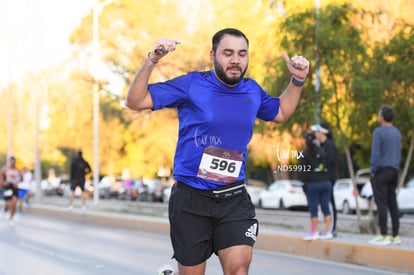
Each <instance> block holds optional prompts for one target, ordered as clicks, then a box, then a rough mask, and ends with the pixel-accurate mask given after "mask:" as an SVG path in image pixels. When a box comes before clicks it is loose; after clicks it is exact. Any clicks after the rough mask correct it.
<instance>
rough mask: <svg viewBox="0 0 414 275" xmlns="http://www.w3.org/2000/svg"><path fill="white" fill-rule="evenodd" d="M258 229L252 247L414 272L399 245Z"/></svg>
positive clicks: (132, 226) (89, 219) (133, 226)
mask: <svg viewBox="0 0 414 275" xmlns="http://www.w3.org/2000/svg"><path fill="white" fill-rule="evenodd" d="M27 212H28V213H30V214H34V215H41V216H47V217H49V218H53V219H65V220H67V221H70V222H75V223H79V224H88V225H94V226H106V227H113V228H122V229H128V230H136V231H143V232H150V233H155V234H162V235H169V224H168V220H167V219H165V218H156V217H147V216H137V215H131V214H120V213H103V212H99V211H95V210H88V211H86V212H83V211H81V210H79V209H75V210H74V211H69V210H66V209H62V208H59V207H51V206H47V207H44V206H33V207H31V208H29V209H27ZM264 231H265V232H260V234H259V236H258V238H257V241H256V244H255V248H257V249H262V250H268V251H274V252H281V253H287V254H294V255H299V256H304V257H310V258H317V259H324V260H331V261H337V262H343V263H351V264H358V265H365V266H373V267H377V268H386V269H395V270H401V271H411V272H414V261H413V256H414V251H413V250H410V249H404V248H400V247H394V246H393V247H388V246H387V247H378V246H372V245H367V244H360V243H355V242H354V243H350V242H346V241H341V240H336V239H333V240H324V241H322V240H318V241H304V240H303V239H302V238H301V237H299V236H294V235H289V234H281V233H280V232H279V233H278V232H270V231H269V230H264Z"/></svg>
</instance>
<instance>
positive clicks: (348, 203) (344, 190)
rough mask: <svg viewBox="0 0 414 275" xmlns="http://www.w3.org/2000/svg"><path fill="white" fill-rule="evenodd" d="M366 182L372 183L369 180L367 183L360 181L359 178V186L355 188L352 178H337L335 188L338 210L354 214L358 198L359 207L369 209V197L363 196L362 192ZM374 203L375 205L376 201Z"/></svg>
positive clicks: (364, 209) (363, 209)
mask: <svg viewBox="0 0 414 275" xmlns="http://www.w3.org/2000/svg"><path fill="white" fill-rule="evenodd" d="M365 184H370V182H369V180H368V181H367V182H365V183H360V182H358V180H357V188H356V189H354V186H353V184H352V179H350V178H343V179H338V180H336V182H335V186H334V190H333V192H334V198H335V206H336V210H337V211H338V212H342V213H343V214H353V213H355V212H356V209H357V207H356V203H357V200H358V206H359V209H360V210H362V211H367V210H368V207H369V204H368V198H366V197H362V196H361V193H360V192H361V190H362V188H363V186H364V185H365ZM372 204H373V206H374V203H372Z"/></svg>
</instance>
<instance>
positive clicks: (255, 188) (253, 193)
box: [246, 179, 267, 206]
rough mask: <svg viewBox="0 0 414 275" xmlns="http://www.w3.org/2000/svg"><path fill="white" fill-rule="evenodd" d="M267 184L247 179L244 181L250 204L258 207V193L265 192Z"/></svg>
mask: <svg viewBox="0 0 414 275" xmlns="http://www.w3.org/2000/svg"><path fill="white" fill-rule="evenodd" d="M266 187H267V184H266V183H264V182H263V181H261V180H255V179H248V180H247V181H246V190H247V193H249V195H250V198H251V200H252V203H253V204H254V205H255V206H258V205H259V196H260V193H261V192H262V191H264V190H266Z"/></svg>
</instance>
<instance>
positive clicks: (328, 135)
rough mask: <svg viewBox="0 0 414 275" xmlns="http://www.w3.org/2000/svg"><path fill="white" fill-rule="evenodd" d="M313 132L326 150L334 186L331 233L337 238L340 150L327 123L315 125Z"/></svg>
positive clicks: (327, 163)
mask: <svg viewBox="0 0 414 275" xmlns="http://www.w3.org/2000/svg"><path fill="white" fill-rule="evenodd" d="M311 129H312V131H314V132H315V135H316V137H317V138H318V140H319V142H320V146H321V147H322V148H323V149H324V151H325V153H326V157H327V160H326V165H327V169H328V174H329V180H330V182H331V184H332V192H331V197H330V209H331V216H332V219H331V222H332V225H331V232H332V234H333V236H334V237H335V236H336V235H337V232H336V224H337V218H338V215H337V211H336V206H335V197H334V193H333V187H334V185H335V181H336V179H337V177H338V173H337V169H338V165H337V164H338V150H337V148H336V145H335V141H334V139H333V135H332V131H331V127H330V125H329V124H328V123H327V122H322V123H320V124H315V125H313V126H312V127H311Z"/></svg>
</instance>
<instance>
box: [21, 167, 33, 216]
mask: <svg viewBox="0 0 414 275" xmlns="http://www.w3.org/2000/svg"><path fill="white" fill-rule="evenodd" d="M22 174H23V179H22V181H21V182H19V183H18V185H17V187H18V190H17V191H18V202H17V204H18V205H17V208H18V213H23V202H26V205H28V206H29V205H30V202H29V199H30V198H31V196H32V191H31V187H32V180H33V174H32V172H30V170H29V169H28V168H27V167H23V168H22Z"/></svg>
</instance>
